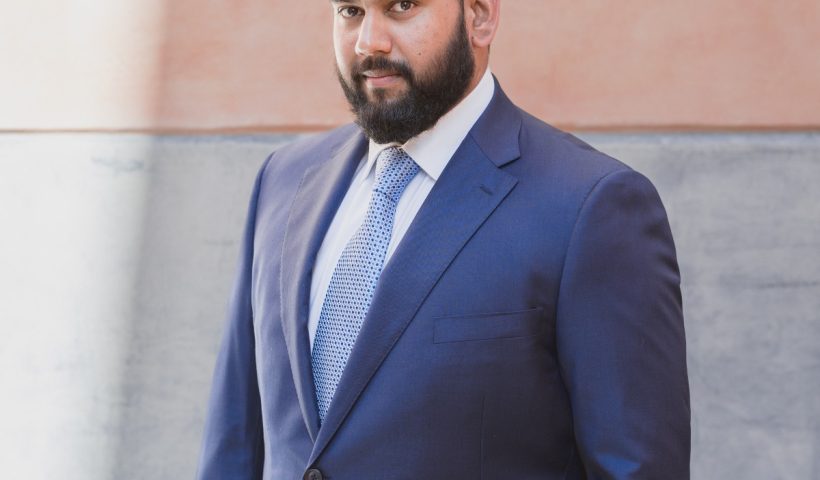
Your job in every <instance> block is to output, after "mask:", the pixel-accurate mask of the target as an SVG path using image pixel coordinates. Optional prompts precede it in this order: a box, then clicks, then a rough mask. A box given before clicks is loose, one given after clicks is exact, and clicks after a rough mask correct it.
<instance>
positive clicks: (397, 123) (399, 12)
mask: <svg viewBox="0 0 820 480" xmlns="http://www.w3.org/2000/svg"><path fill="white" fill-rule="evenodd" d="M331 5H332V6H333V9H334V14H335V20H334V28H333V33H334V35H333V40H334V47H335V51H336V67H337V73H338V76H339V81H340V83H341V85H342V89H343V90H344V93H345V96H346V97H347V99H348V101H349V102H350V105H351V108H352V110H353V113H354V114H355V115H356V120H357V123H358V124H359V125H360V126H361V127H362V129H363V130H364V131H365V133H366V134H367V135H368V137H370V138H372V139H373V140H375V141H376V142H378V143H391V142H398V143H404V142H406V141H407V140H409V139H410V138H412V137H414V136H416V135H418V134H419V133H421V132H423V131H425V130H427V129H429V128H430V127H432V126H433V125H435V123H436V122H437V121H438V119H439V118H440V117H441V116H442V115H444V114H445V113H447V112H448V111H449V110H450V109H451V108H452V107H453V106H454V105H455V104H456V103H458V102H459V100H461V99H462V98H463V97H464V95H465V93H466V91H467V88H468V86H469V84H470V81H471V79H472V77H473V73H474V71H475V60H474V58H473V52H472V49H471V46H470V43H469V39H468V38H467V31H466V27H465V24H464V10H463V4H462V3H461V0H457V1H454V0H417V1H395V0H331Z"/></svg>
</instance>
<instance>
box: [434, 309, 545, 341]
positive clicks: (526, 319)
mask: <svg viewBox="0 0 820 480" xmlns="http://www.w3.org/2000/svg"><path fill="white" fill-rule="evenodd" d="M433 320H434V323H435V331H434V334H433V343H450V342H470V341H476V340H491V339H498V338H516V337H528V336H531V335H537V334H539V333H541V332H543V331H544V326H545V325H546V319H544V318H543V316H542V315H541V308H540V307H537V308H531V309H528V310H518V311H514V312H501V313H485V314H469V315H448V316H446V317H435V318H434V319H433Z"/></svg>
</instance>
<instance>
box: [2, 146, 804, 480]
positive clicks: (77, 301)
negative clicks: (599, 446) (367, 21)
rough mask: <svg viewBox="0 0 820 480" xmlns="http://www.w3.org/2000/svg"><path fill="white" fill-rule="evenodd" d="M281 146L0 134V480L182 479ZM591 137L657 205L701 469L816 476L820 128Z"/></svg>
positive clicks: (713, 475) (191, 463)
mask: <svg viewBox="0 0 820 480" xmlns="http://www.w3.org/2000/svg"><path fill="white" fill-rule="evenodd" d="M292 138H293V137H292V136H288V135H269V136H198V137H193V136H166V137H153V136H142V135H115V134H110V135H98V134H5V135H0V228H2V236H0V239H2V240H0V242H1V243H0V292H2V293H0V295H2V297H0V329H2V330H0V331H2V332H3V335H2V336H0V385H2V386H3V393H2V395H0V432H2V435H0V476H2V477H3V478H14V479H49V480H50V479H53V478H61V479H63V480H75V479H76V480H79V479H83V480H97V479H117V480H120V479H122V480H130V479H134V480H136V479H169V480H171V479H173V480H176V479H183V478H190V477H191V476H192V475H193V472H194V468H195V464H196V460H197V452H198V448H199V437H200V434H201V431H202V420H203V417H204V414H205V407H206V399H207V392H208V388H209V383H210V376H211V372H212V369H213V363H214V357H215V354H216V348H217V342H218V340H219V335H220V332H221V328H222V321H223V313H224V311H225V305H226V300H227V296H228V289H229V286H230V282H231V277H232V276H233V271H234V264H235V260H236V254H237V248H238V240H239V236H240V230H241V225H242V222H243V217H244V211H245V207H246V204H247V198H248V195H249V193H250V188H251V182H252V180H253V176H254V174H255V172H256V169H257V168H258V166H259V165H260V164H261V162H262V161H263V159H264V158H265V156H266V155H267V153H268V152H269V151H270V150H272V149H273V148H275V147H276V145H279V144H282V143H283V142H287V141H289V140H290V139H292ZM585 138H586V139H587V140H588V141H590V142H591V143H593V144H594V145H595V146H597V147H598V148H600V149H602V150H604V151H607V152H609V153H611V154H612V155H614V156H616V157H619V158H621V159H622V160H624V161H625V162H627V163H629V164H630V165H632V166H634V167H635V168H637V169H638V170H640V171H642V172H644V173H645V174H646V175H647V176H649V177H650V178H651V179H652V180H653V181H654V182H655V184H656V185H657V187H658V189H659V191H660V193H661V196H662V197H663V199H664V202H665V204H666V206H667V209H668V211H669V215H670V219H671V222H672V229H673V231H674V234H675V239H676V243H677V246H678V254H679V261H680V264H681V268H682V276H683V293H684V302H685V312H686V327H687V339H688V346H689V368H690V383H691V386H692V408H693V454H692V465H693V478H694V479H703V480H712V479H714V480H718V479H721V480H722V479H726V478H743V479H746V480H778V479H810V478H820V461H818V458H820V400H818V399H820V347H818V344H820V221H819V220H820V133H814V134H808V133H805V134H801V133H793V134H646V135H637V134H636V135H614V134H613V135H587V136H585ZM294 181H296V179H294Z"/></svg>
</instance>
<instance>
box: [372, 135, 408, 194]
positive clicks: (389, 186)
mask: <svg viewBox="0 0 820 480" xmlns="http://www.w3.org/2000/svg"><path fill="white" fill-rule="evenodd" d="M418 171H419V166H418V165H416V162H414V161H413V159H412V158H410V155H408V154H407V152H405V151H404V150H402V149H401V148H399V147H389V148H385V149H384V150H382V151H381V153H379V156H378V157H377V158H376V182H375V183H374V184H373V190H376V191H378V192H381V193H383V194H384V195H386V196H387V197H388V198H390V199H391V200H392V201H393V202H394V203H398V201H399V198H400V197H401V194H402V192H404V189H405V187H407V184H408V183H410V180H412V179H413V177H414V176H416V173H417V172H418Z"/></svg>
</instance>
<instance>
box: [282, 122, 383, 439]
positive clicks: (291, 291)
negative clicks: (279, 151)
mask: <svg viewBox="0 0 820 480" xmlns="http://www.w3.org/2000/svg"><path fill="white" fill-rule="evenodd" d="M365 140H366V139H365V137H364V136H363V135H361V134H358V133H357V134H356V135H355V136H354V137H353V138H351V139H350V140H348V141H347V142H346V143H344V144H343V145H342V146H341V147H340V148H339V149H338V150H337V151H335V152H334V153H332V154H331V158H330V159H328V160H327V161H323V162H321V163H319V164H318V165H316V166H314V167H311V168H310V169H308V170H307V171H306V172H305V174H304V177H303V178H302V182H301V183H300V185H299V189H298V191H297V192H296V196H295V198H294V200H293V205H292V206H291V210H290V214H289V216H288V224H287V230H286V232H285V239H284V246H283V248H282V261H281V265H282V272H281V273H282V275H281V278H280V288H281V299H282V300H281V303H282V329H283V331H284V334H285V342H286V343H287V348H288V356H289V358H290V367H291V373H292V374H293V381H294V384H295V385H296V393H297V396H298V397H299V403H300V407H301V410H302V415H303V417H304V420H305V425H306V426H307V429H308V432H309V433H310V436H311V439H313V440H314V441H315V440H316V436H317V433H318V431H319V413H318V411H317V408H316V397H315V392H314V384H313V372H312V369H311V363H310V340H309V338H308V327H307V325H308V309H309V302H310V283H311V273H312V271H313V266H314V263H315V261H316V254H317V252H318V250H319V247H320V246H321V244H322V239H324V236H325V233H326V232H327V229H328V228H329V227H330V223H331V221H332V220H333V216H334V214H335V213H336V210H337V208H338V206H339V204H340V203H341V201H342V199H343V198H344V195H345V192H346V191H347V188H348V186H349V185H350V182H351V180H352V178H353V174H354V173H355V171H356V166H357V165H358V163H359V160H360V159H361V158H362V156H364V152H365V150H366V148H367V142H366V141H365Z"/></svg>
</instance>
